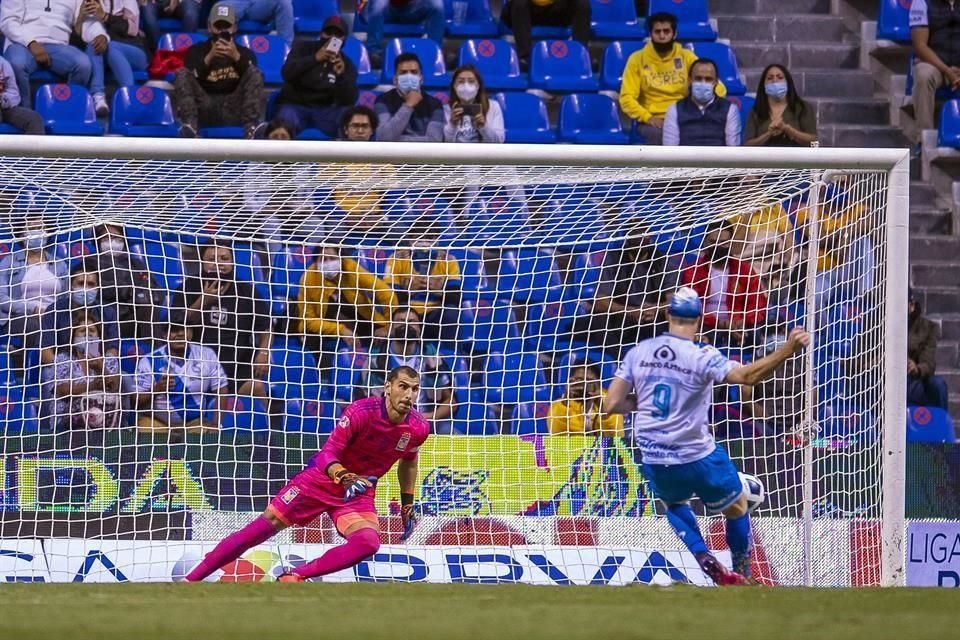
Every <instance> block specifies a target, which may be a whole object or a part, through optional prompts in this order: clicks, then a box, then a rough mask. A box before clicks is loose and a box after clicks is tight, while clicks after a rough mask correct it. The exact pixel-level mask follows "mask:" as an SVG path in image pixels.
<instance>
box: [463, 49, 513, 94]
mask: <svg viewBox="0 0 960 640" xmlns="http://www.w3.org/2000/svg"><path fill="white" fill-rule="evenodd" d="M460 64H461V65H464V64H472V65H474V66H476V67H477V70H478V71H479V72H480V75H481V76H482V77H483V83H484V85H485V86H486V88H487V91H498V90H517V91H525V90H526V88H527V78H526V76H524V75H521V73H520V62H519V60H518V59H517V52H516V50H515V49H514V48H513V45H511V44H510V43H509V42H507V41H506V40H493V39H490V40H467V41H466V42H464V43H463V44H462V45H460Z"/></svg>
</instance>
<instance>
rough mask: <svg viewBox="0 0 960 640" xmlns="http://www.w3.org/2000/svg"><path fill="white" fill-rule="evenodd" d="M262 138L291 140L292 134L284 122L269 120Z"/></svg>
mask: <svg viewBox="0 0 960 640" xmlns="http://www.w3.org/2000/svg"><path fill="white" fill-rule="evenodd" d="M263 137H264V138H266V139H267V140H293V134H292V133H290V129H289V128H288V125H287V123H286V122H283V121H282V120H271V121H270V122H268V123H267V128H266V129H264V130H263Z"/></svg>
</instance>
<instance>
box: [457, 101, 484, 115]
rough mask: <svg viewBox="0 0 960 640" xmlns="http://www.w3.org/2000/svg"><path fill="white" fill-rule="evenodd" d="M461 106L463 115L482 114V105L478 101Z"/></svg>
mask: <svg viewBox="0 0 960 640" xmlns="http://www.w3.org/2000/svg"><path fill="white" fill-rule="evenodd" d="M460 108H461V109H463V115H465V116H476V115H479V114H480V105H479V104H477V103H475V102H474V103H470V104H462V105H460Z"/></svg>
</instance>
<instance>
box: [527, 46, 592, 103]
mask: <svg viewBox="0 0 960 640" xmlns="http://www.w3.org/2000/svg"><path fill="white" fill-rule="evenodd" d="M530 87H531V88H533V89H542V90H544V91H551V92H571V93H572V92H575V91H597V90H598V89H599V88H600V83H599V82H598V80H597V78H595V77H594V75H593V71H592V68H591V64H590V52H589V51H587V48H586V47H584V46H583V45H582V44H580V43H579V42H577V41H575V40H543V41H541V42H538V43H537V44H536V45H535V46H534V47H533V53H532V54H531V57H530Z"/></svg>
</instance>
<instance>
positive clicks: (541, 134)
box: [494, 93, 557, 144]
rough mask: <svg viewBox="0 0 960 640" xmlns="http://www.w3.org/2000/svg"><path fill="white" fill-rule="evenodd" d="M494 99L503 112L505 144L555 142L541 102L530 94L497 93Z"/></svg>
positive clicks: (544, 106)
mask: <svg viewBox="0 0 960 640" xmlns="http://www.w3.org/2000/svg"><path fill="white" fill-rule="evenodd" d="M494 99H496V101H497V102H499V103H500V108H501V109H502V110H503V123H504V128H505V129H506V141H507V142H516V143H526V144H553V143H554V142H556V141H557V135H556V133H554V131H553V129H552V128H551V127H550V118H549V117H548V116H547V106H546V105H545V104H544V103H543V100H541V99H540V98H538V97H537V96H535V95H533V94H530V93H498V94H496V95H495V96H494Z"/></svg>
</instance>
